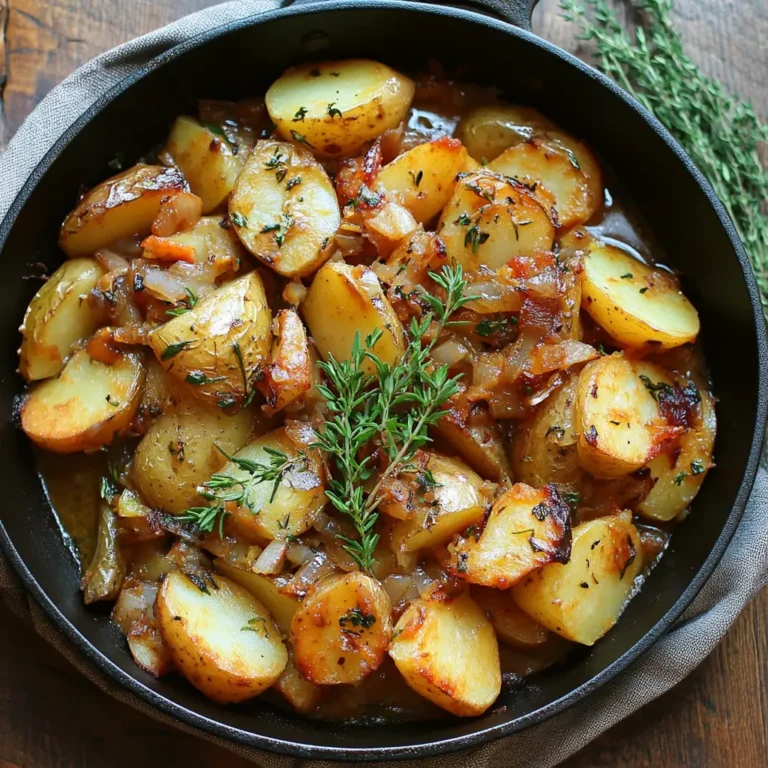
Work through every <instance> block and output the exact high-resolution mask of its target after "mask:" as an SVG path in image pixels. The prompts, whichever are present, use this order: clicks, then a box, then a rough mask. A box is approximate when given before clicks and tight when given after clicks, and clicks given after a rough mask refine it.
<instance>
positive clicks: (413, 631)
mask: <svg viewBox="0 0 768 768" xmlns="http://www.w3.org/2000/svg"><path fill="white" fill-rule="evenodd" d="M389 655H390V656H391V657H392V659H393V660H394V662H395V665H396V666H397V668H398V670H399V671H400V674H402V676H403V677H404V678H405V681H406V682H407V683H408V685H409V686H410V687H411V688H413V690H414V691H416V692H417V693H419V694H421V695H422V696H423V697H424V698H426V699H429V701H432V702H434V703H435V704H437V705H438V706H439V707H442V708H443V709H445V710H447V711H448V712H451V713H452V714H454V715H458V716H459V717H471V716H474V715H481V714H482V713H483V712H485V710H486V709H488V707H490V706H491V705H492V704H493V702H494V701H496V699H497V698H498V695H499V693H500V692H501V666H500V662H499V645H498V641H497V640H496V634H495V633H494V631H493V627H492V626H491V623H490V622H489V621H488V619H487V618H486V617H485V614H484V613H483V611H482V610H481V609H480V608H479V607H478V605H477V603H475V602H474V601H473V600H472V598H470V597H469V595H466V594H462V595H459V596H457V597H453V598H451V597H449V596H447V595H445V594H443V593H442V592H439V591H437V592H433V593H432V594H431V595H428V596H427V597H426V598H424V599H420V600H415V601H414V602H412V603H411V605H410V606H409V607H408V609H407V610H406V612H405V613H404V614H403V615H402V616H401V617H400V620H399V621H398V622H397V625H396V627H395V636H394V638H393V639H392V643H391V644H390V647H389Z"/></svg>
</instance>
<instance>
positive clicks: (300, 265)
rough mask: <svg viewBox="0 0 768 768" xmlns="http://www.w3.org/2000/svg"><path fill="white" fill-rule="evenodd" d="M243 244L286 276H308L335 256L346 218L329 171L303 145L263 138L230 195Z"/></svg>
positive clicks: (237, 229) (237, 230) (232, 215)
mask: <svg viewBox="0 0 768 768" xmlns="http://www.w3.org/2000/svg"><path fill="white" fill-rule="evenodd" d="M229 218H230V221H231V222H232V225H233V226H234V228H235V231H236V232H237V234H238V236H239V237H240V240H241V241H242V242H243V245H244V246H245V247H246V248H247V249H248V250H249V251H250V252H251V253H252V254H253V255H254V256H256V258H258V259H259V260H260V261H262V262H263V263H264V264H266V265H267V266H268V267H271V268H272V269H274V270H275V272H277V273H278V274H281V275H284V276H285V277H305V276H307V275H311V274H312V273H313V272H315V271H316V270H317V269H318V268H319V267H320V266H321V265H322V264H323V263H324V262H325V261H326V259H328V257H329V256H330V255H331V251H330V250H329V249H328V248H327V245H328V241H329V238H330V237H331V236H332V235H333V234H334V233H335V232H336V230H337V229H338V226H339V223H340V221H341V213H340V211H339V203H338V200H337V199H336V192H335V190H334V188H333V184H332V183H331V180H330V179H329V178H328V174H327V173H326V172H325V171H324V170H323V168H322V166H321V165H320V164H319V163H318V162H317V161H316V160H315V158H314V157H312V154H311V153H310V152H308V151H307V150H306V149H304V148H303V147H295V146H293V145H292V144H286V143H285V142H280V141H260V142H259V143H258V144H257V145H256V148H255V149H254V151H253V154H252V155H251V157H250V158H249V159H248V162H247V163H246V164H245V167H244V168H243V170H242V173H241V174H240V176H238V179H237V183H236V184H235V188H234V189H233V190H232V195H231V197H230V198H229Z"/></svg>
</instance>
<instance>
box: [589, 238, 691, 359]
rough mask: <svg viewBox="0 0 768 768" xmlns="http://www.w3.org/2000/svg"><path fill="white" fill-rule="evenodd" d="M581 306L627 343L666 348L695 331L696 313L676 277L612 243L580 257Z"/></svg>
mask: <svg viewBox="0 0 768 768" xmlns="http://www.w3.org/2000/svg"><path fill="white" fill-rule="evenodd" d="M582 306H583V307H584V309H586V310H587V312H588V313H589V314H590V315H591V316H592V317H593V318H594V320H595V321H596V322H597V323H598V324H599V325H601V326H602V327H603V328H605V330H606V331H608V333H610V334H611V336H613V337H614V338H615V339H616V340H617V341H618V342H619V343H620V344H622V345H625V346H627V347H635V348H640V347H643V346H645V345H653V348H654V349H669V348H670V347H677V346H680V345H681V344H686V343H687V342H691V341H694V340H695V339H696V337H697V336H698V335H699V327H700V326H699V315H698V313H697V312H696V309H695V308H694V306H693V305H692V304H691V302H690V301H688V299H687V298H686V297H685V296H684V295H683V294H682V292H681V291H680V285H679V283H678V281H677V279H676V278H675V277H674V276H673V275H672V274H670V273H669V272H667V271H666V270H663V269H659V268H651V267H649V266H647V265H645V264H643V263H642V262H640V261H638V260H637V259H635V258H633V257H632V256H630V255H629V254H627V253H625V252H624V251H621V250H619V249H618V248H616V247H615V246H613V245H599V244H598V245H596V246H595V247H593V248H592V249H591V250H590V252H589V253H588V254H587V256H586V258H585V259H584V272H583V275H582Z"/></svg>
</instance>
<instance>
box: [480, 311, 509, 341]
mask: <svg viewBox="0 0 768 768" xmlns="http://www.w3.org/2000/svg"><path fill="white" fill-rule="evenodd" d="M517 322H518V321H517V318H516V317H515V316H514V315H510V316H509V317H505V318H502V319H501V320H481V321H480V322H479V323H478V324H477V325H476V326H475V333H476V334H477V335H478V336H484V337H488V336H492V335H493V334H494V333H499V332H501V331H504V330H506V329H508V328H509V327H510V326H515V325H517Z"/></svg>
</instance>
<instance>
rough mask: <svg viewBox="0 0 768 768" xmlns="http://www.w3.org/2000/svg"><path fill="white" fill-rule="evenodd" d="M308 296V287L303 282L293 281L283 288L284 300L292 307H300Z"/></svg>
mask: <svg viewBox="0 0 768 768" xmlns="http://www.w3.org/2000/svg"><path fill="white" fill-rule="evenodd" d="M306 298H307V287H306V286H305V285H304V284H303V283H299V282H295V281H291V282H290V283H288V284H287V285H286V286H285V288H283V301H284V302H286V304H290V305H291V306H292V307H298V306H299V304H301V302H302V301H304V299H306Z"/></svg>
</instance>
